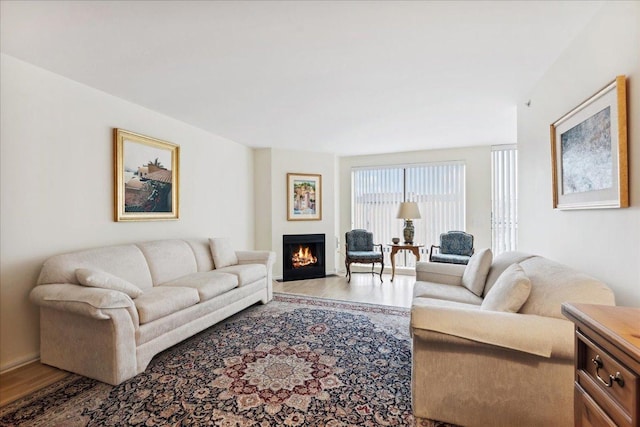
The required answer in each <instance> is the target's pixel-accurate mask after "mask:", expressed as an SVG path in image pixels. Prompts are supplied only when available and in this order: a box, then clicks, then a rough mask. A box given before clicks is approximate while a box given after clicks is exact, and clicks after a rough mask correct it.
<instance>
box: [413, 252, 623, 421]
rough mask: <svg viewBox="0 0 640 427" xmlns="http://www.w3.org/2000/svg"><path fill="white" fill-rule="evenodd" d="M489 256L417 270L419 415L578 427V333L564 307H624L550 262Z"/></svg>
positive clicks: (603, 289) (596, 284) (590, 281)
mask: <svg viewBox="0 0 640 427" xmlns="http://www.w3.org/2000/svg"><path fill="white" fill-rule="evenodd" d="M487 251H488V250H483V251H480V252H478V253H476V254H475V255H473V257H472V258H471V260H470V262H469V265H468V266H466V268H465V266H458V265H453V264H440V263H430V262H421V263H418V264H417V266H416V273H417V277H416V279H417V280H416V285H415V288H414V298H413V306H412V309H411V332H412V336H413V353H412V362H413V363H412V385H411V389H412V399H413V412H414V415H415V416H416V417H418V418H430V419H436V420H440V421H446V422H450V423H454V424H458V425H463V426H467V427H470V426H521V427H523V426H554V427H558V426H567V427H569V426H573V377H574V360H573V358H574V331H573V329H574V328H573V324H572V323H571V322H570V321H568V320H566V319H565V318H564V317H563V316H562V314H561V312H560V306H561V304H562V303H563V302H565V301H571V302H577V303H595V304H605V305H614V296H613V293H612V292H611V290H610V289H609V288H608V287H607V286H606V285H605V284H604V283H602V282H600V281H598V280H596V279H594V278H592V277H589V276H587V275H585V274H583V273H580V272H577V271H575V270H572V269H570V268H569V267H566V266H563V265H561V264H558V263H556V262H553V261H550V260H548V259H545V258H543V257H540V256H535V255H530V254H525V253H519V252H507V253H503V254H501V255H499V256H497V257H496V259H495V260H493V262H492V260H491V258H492V256H491V253H490V251H488V252H487ZM514 272H515V273H514ZM527 282H528V283H527ZM494 288H495V289H494ZM527 288H528V290H527ZM505 289H507V291H505ZM509 289H510V290H511V292H509ZM492 290H493V292H491V291H492Z"/></svg>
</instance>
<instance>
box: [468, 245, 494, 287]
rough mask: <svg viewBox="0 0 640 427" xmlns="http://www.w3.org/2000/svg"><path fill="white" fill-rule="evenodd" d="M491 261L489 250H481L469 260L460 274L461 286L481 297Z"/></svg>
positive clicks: (491, 255)
mask: <svg viewBox="0 0 640 427" xmlns="http://www.w3.org/2000/svg"><path fill="white" fill-rule="evenodd" d="M491 261H493V252H491V249H489V248H485V249H481V250H479V251H478V252H476V253H475V254H473V255H471V258H469V263H468V264H467V267H466V268H465V269H464V273H463V274H462V285H463V286H464V287H465V288H467V289H469V290H470V291H471V292H473V293H474V294H476V295H477V296H482V290H483V289H484V284H485V282H486V281H487V275H488V274H489V269H490V268H491Z"/></svg>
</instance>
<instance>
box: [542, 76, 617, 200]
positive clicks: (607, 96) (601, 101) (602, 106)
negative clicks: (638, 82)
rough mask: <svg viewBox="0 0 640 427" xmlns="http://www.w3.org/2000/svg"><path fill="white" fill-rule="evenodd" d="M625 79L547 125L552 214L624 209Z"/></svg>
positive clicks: (609, 86) (614, 82)
mask: <svg viewBox="0 0 640 427" xmlns="http://www.w3.org/2000/svg"><path fill="white" fill-rule="evenodd" d="M626 97H627V95H626V79H625V76H618V77H616V79H615V80H614V81H613V82H611V83H610V84H608V85H607V86H606V87H604V88H603V89H602V90H600V91H599V92H598V93H596V94H595V95H593V96H592V97H590V98H589V99H587V100H586V101H584V102H583V103H582V104H580V105H578V106H577V107H576V108H574V109H573V110H571V111H570V112H569V113H567V114H566V115H564V116H563V117H561V118H560V119H559V120H558V121H556V122H555V123H553V124H552V125H551V157H552V173H553V207H554V209H596V208H623V207H628V206H629V188H628V185H629V184H628V182H629V180H628V169H627V98H626Z"/></svg>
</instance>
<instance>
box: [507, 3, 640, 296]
mask: <svg viewBox="0 0 640 427" xmlns="http://www.w3.org/2000/svg"><path fill="white" fill-rule="evenodd" d="M639 27H640V3H639V2H607V3H605V5H604V6H603V8H602V9H601V10H600V11H599V13H598V14H597V16H596V17H595V18H594V19H593V21H592V22H591V23H590V24H588V25H587V26H586V27H585V28H584V30H583V31H582V32H581V33H580V34H579V35H578V36H577V37H576V39H575V40H574V41H573V43H572V44H571V45H570V46H569V47H568V48H567V50H566V51H565V52H564V53H563V54H562V55H561V56H560V57H559V58H558V60H557V61H556V63H555V64H554V65H553V66H552V67H551V68H550V69H549V70H548V71H547V73H546V74H545V75H544V77H543V78H542V79H541V80H540V82H539V83H538V84H537V85H536V86H535V88H534V89H533V90H532V91H531V93H530V94H528V95H527V97H526V98H525V99H523V100H521V102H519V106H518V143H519V144H518V146H519V153H518V156H519V159H520V165H519V166H520V176H519V183H520V188H519V193H520V204H519V213H520V240H519V246H520V248H521V249H522V250H524V251H527V252H533V253H538V254H540V255H544V256H547V257H549V258H551V259H554V260H557V261H560V262H562V263H565V264H567V265H570V266H573V267H575V268H577V269H579V270H582V271H584V272H587V273H588V274H591V275H592V276H594V277H597V278H599V279H601V280H603V281H604V282H606V283H608V284H609V285H610V286H611V287H612V288H613V290H614V292H615V294H616V302H617V304H619V305H626V306H640V67H639V65H640V64H639V58H640V31H639ZM620 74H625V75H626V76H627V78H628V83H627V91H628V93H627V99H628V105H629V108H628V125H629V131H628V136H629V143H628V149H629V181H630V182H629V188H630V192H631V193H630V202H631V207H630V208H626V209H604V210H580V211H555V210H553V209H552V192H551V190H552V184H551V154H550V142H549V125H550V124H551V123H553V122H555V121H556V120H557V119H559V118H560V117H561V116H562V115H563V114H565V113H567V112H568V111H570V110H571V109H572V108H573V107H575V106H576V105H578V104H580V103H581V102H582V101H583V100H585V99H587V98H588V97H590V96H591V95H593V94H594V93H595V92H597V90H598V89H600V88H602V87H603V86H605V85H606V84H607V83H609V82H610V81H612V80H613V79H614V78H615V76H616V75H620ZM529 99H530V100H531V106H530V107H526V106H525V105H524V103H525V101H527V100H529Z"/></svg>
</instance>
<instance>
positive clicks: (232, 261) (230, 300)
mask: <svg viewBox="0 0 640 427" xmlns="http://www.w3.org/2000/svg"><path fill="white" fill-rule="evenodd" d="M274 261H275V253H273V252H269V251H234V250H233V249H231V247H230V245H229V243H228V242H227V241H226V240H225V239H209V240H207V239H193V240H158V241H151V242H143V243H137V244H128V245H120V246H110V247H102V248H96V249H89V250H83V251H79V252H74V253H68V254H62V255H56V256H53V257H51V258H50V259H48V260H47V261H46V262H45V263H44V266H43V268H42V271H41V273H40V277H39V278H38V282H37V286H36V287H35V288H34V289H33V290H32V292H31V295H30V297H31V301H32V302H34V303H35V304H37V305H39V306H40V358H41V361H42V363H45V364H47V365H51V366H55V367H58V368H61V369H65V370H67V371H71V372H75V373H78V374H81V375H84V376H87V377H91V378H95V379H97V380H100V381H103V382H106V383H109V384H113V385H116V384H119V383H121V382H123V381H125V380H127V379H129V378H131V377H133V376H135V375H136V374H138V373H140V372H142V371H144V370H145V368H146V367H147V365H148V364H149V362H150V361H151V359H152V358H153V356H154V355H155V354H157V353H159V352H160V351H162V350H165V349H167V348H169V347H171V346H173V345H174V344H176V343H178V342H180V341H182V340H184V339H186V338H188V337H190V336H192V335H194V334H196V333H198V332H200V331H202V330H204V329H206V328H208V327H209V326H211V325H213V324H215V323H217V322H219V321H221V320H222V319H225V318H226V317H228V316H231V315H232V314H235V313H237V312H239V311H241V310H243V309H244V308H246V307H249V306H250V305H252V304H255V303H256V302H261V303H263V304H266V303H267V302H269V301H270V300H271V299H272V296H273V292H272V267H273V263H274Z"/></svg>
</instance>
